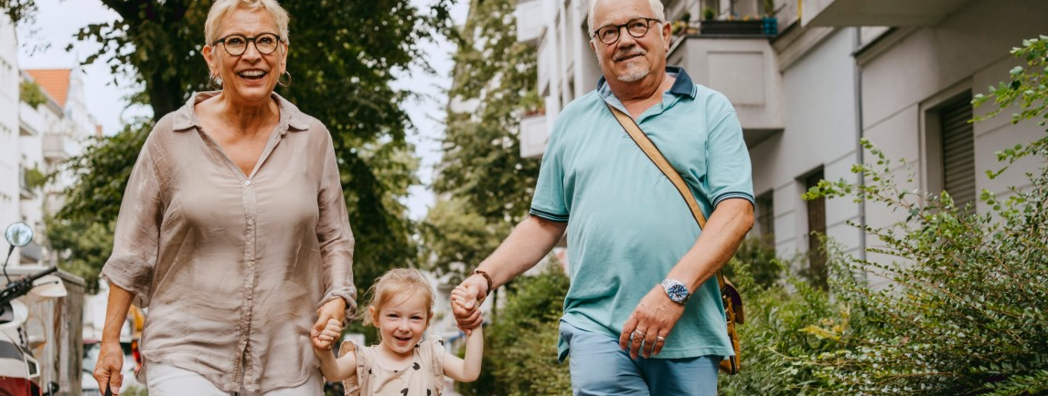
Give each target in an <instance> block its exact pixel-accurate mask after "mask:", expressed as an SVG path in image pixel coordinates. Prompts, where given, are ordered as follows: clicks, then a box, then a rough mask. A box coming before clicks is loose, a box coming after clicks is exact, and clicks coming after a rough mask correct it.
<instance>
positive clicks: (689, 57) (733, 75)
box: [667, 35, 785, 147]
mask: <svg viewBox="0 0 1048 396" xmlns="http://www.w3.org/2000/svg"><path fill="white" fill-rule="evenodd" d="M667 59H668V63H669V64H671V65H678V66H681V67H683V68H684V70H686V71H687V72H688V75H689V76H690V77H691V78H692V80H693V81H695V82H696V83H698V84H701V85H704V86H707V87H709V88H711V89H714V90H716V91H719V92H721V93H723V94H724V96H726V97H727V98H728V100H730V101H731V103H732V105H733V106H734V107H735V111H736V113H737V114H738V116H739V123H741V124H742V129H743V137H744V138H745V139H746V145H747V146H749V147H753V146H754V145H756V144H757V143H760V142H761V141H762V140H764V139H766V138H768V137H769V136H771V135H773V134H775V133H777V132H779V131H782V130H783V129H784V127H785V125H784V121H783V115H782V113H783V104H782V76H781V74H780V73H779V66H778V58H777V55H776V52H775V49H774V48H772V47H771V44H770V43H769V42H768V40H767V39H764V38H751V39H741V38H740V39H732V40H723V39H718V38H711V37H708V36H703V35H693V36H686V37H683V38H682V39H680V40H678V41H677V42H675V43H674V45H673V46H672V47H670V53H669V56H668V58H667Z"/></svg>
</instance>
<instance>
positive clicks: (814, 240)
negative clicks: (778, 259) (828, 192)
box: [802, 169, 829, 290]
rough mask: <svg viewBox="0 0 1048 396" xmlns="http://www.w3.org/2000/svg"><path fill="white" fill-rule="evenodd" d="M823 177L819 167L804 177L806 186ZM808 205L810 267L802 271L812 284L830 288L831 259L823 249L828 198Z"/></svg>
mask: <svg viewBox="0 0 1048 396" xmlns="http://www.w3.org/2000/svg"><path fill="white" fill-rule="evenodd" d="M822 179H823V171H822V169H819V170H818V171H815V172H814V173H812V174H810V175H808V176H807V177H805V178H804V188H805V190H808V189H810V188H812V187H815V186H816V185H818V184H819V181H820V180H822ZM806 204H807V206H808V268H807V269H806V270H804V271H802V275H803V276H804V277H806V278H808V280H809V281H810V282H811V284H812V285H814V286H816V287H820V288H822V289H824V290H825V289H828V288H829V283H828V281H827V280H828V278H829V270H828V269H827V267H826V264H827V262H828V261H829V259H828V258H827V256H826V252H825V251H824V249H823V246H822V241H821V239H820V238H821V237H822V236H824V235H826V198H818V199H814V200H811V201H806Z"/></svg>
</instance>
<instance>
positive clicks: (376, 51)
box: [0, 0, 452, 290]
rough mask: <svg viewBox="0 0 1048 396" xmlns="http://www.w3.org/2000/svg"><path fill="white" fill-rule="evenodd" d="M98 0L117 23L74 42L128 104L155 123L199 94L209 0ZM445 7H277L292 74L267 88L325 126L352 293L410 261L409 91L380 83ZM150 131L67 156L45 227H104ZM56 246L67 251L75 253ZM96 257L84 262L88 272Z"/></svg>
mask: <svg viewBox="0 0 1048 396" xmlns="http://www.w3.org/2000/svg"><path fill="white" fill-rule="evenodd" d="M103 3H104V4H105V5H106V6H108V7H109V8H111V9H112V10H113V11H115V12H116V13H117V14H118V15H120V19H119V20H118V21H115V22H112V23H102V24H92V25H88V26H86V27H84V28H83V29H81V30H80V32H79V33H78V38H79V39H80V40H91V41H97V42H99V43H101V44H102V46H101V49H100V50H99V51H98V53H96V54H94V55H92V56H91V57H89V58H88V60H87V62H94V61H99V60H104V61H105V62H107V64H108V65H109V66H110V68H111V69H112V70H113V71H114V72H118V73H120V72H122V73H127V74H128V75H130V76H132V77H133V78H134V79H135V80H136V81H137V83H138V84H139V85H140V86H141V87H142V89H143V90H142V92H141V93H140V94H138V95H136V96H135V97H134V100H135V101H137V102H139V103H145V104H148V105H149V106H150V107H151V108H152V110H153V117H154V119H159V118H160V117H162V116H163V115H165V114H167V113H169V112H171V111H173V110H175V109H177V108H178V107H181V106H182V104H183V103H184V102H185V100H186V99H187V98H188V97H189V94H190V93H191V92H193V91H198V90H206V89H208V88H207V87H206V84H207V80H208V79H207V77H208V71H207V68H206V64H205V62H204V61H203V58H202V57H201V56H200V51H201V49H202V47H203V42H204V37H203V25H204V20H205V18H206V16H207V12H208V9H209V7H210V2H198V1H191V0H174V1H172V0H166V1H160V0H103ZM451 3H452V0H434V2H433V3H432V4H431V5H430V6H428V8H426V9H419V8H417V7H415V6H413V5H412V2H411V1H410V0H375V1H325V2H305V1H300V2H290V1H289V2H285V4H284V6H285V7H286V8H287V10H288V12H289V14H290V15H291V17H292V19H291V23H290V37H289V39H290V52H289V56H288V71H289V73H290V74H291V75H292V76H293V81H292V83H291V85H290V86H289V87H287V88H279V89H278V92H279V93H280V94H281V95H283V96H284V97H286V98H288V99H289V100H290V101H292V102H294V103H295V104H296V105H297V106H298V107H299V108H301V109H302V110H303V111H305V112H306V113H308V114H310V115H312V116H314V117H317V118H318V119H319V120H320V121H321V122H323V123H324V124H325V125H326V126H327V127H328V128H329V129H330V131H331V133H332V136H333V139H334V143H335V150H336V154H337V156H338V158H339V168H340V171H341V174H342V184H343V189H344V191H345V195H346V202H347V206H348V209H349V216H350V222H351V223H352V224H353V225H354V233H355V236H356V240H357V249H356V253H355V264H354V271H355V274H356V281H357V286H358V287H359V288H361V290H366V285H368V284H370V283H371V281H372V280H373V279H374V278H376V277H377V276H379V275H380V274H381V273H382V272H384V271H385V269H387V268H390V267H393V266H407V265H410V264H411V263H413V261H414V260H415V259H416V258H417V252H416V251H415V247H414V244H413V242H412V240H411V239H410V235H411V234H412V233H413V232H414V225H413V224H412V222H411V221H410V220H409V219H408V218H407V213H406V208H405V207H404V206H403V205H402V204H401V203H400V202H401V200H402V199H403V198H404V197H405V196H406V194H407V187H408V186H410V185H412V184H415V183H417V180H416V177H415V176H414V171H415V169H416V168H417V159H416V158H414V156H413V154H412V153H413V148H412V147H411V146H410V144H408V143H407V142H406V141H405V139H404V137H405V132H406V130H408V129H409V128H411V127H412V126H411V123H410V120H409V119H408V117H407V115H406V113H405V112H404V111H403V110H402V108H401V106H400V104H401V103H402V102H403V100H404V99H405V98H406V97H408V96H409V95H410V93H409V92H405V91H401V90H397V89H395V88H393V87H392V86H391V84H390V82H392V81H393V80H394V79H395V78H396V77H397V76H398V75H402V74H403V73H406V72H407V69H408V67H409V65H411V64H412V63H413V62H418V63H420V64H422V65H425V61H424V58H423V56H422V55H423V54H421V53H420V52H419V48H418V44H419V43H420V42H422V41H424V40H428V39H430V37H431V35H432V34H435V33H440V32H445V33H447V32H449V31H450V24H451V20H450V18H449V14H448V8H449V7H450V5H451ZM0 6H3V7H4V10H5V11H6V12H7V13H8V15H10V16H11V17H12V18H13V19H14V20H15V21H22V22H25V21H31V20H32V19H33V17H34V14H35V11H36V9H35V4H34V2H33V1H32V0H6V1H5V2H4V3H0ZM347 21H352V22H351V23H349V22H347ZM149 128H150V127H149V124H148V123H145V124H142V125H135V126H132V127H129V128H127V129H125V130H124V131H123V132H121V133H119V134H118V136H116V137H113V138H112V139H109V138H106V139H101V140H99V141H98V142H97V144H96V145H95V146H92V147H90V148H88V149H87V150H86V151H85V153H84V154H83V155H81V156H79V157H77V158H74V159H73V160H72V161H71V166H70V171H72V172H73V174H74V175H76V176H77V177H78V179H77V180H78V182H77V185H76V186H74V187H73V189H72V190H71V191H70V194H69V197H68V198H69V199H68V201H67V205H66V206H65V207H64V208H63V209H62V210H61V211H60V212H59V213H58V214H57V218H58V219H57V220H58V221H56V222H55V224H56V225H57V226H58V227H59V229H58V230H55V232H71V233H76V232H79V231H80V230H79V229H78V228H75V227H76V225H77V224H90V223H103V224H108V223H111V222H112V220H113V219H114V218H115V215H116V213H117V211H118V208H119V202H120V198H121V196H122V193H123V190H124V186H125V183H126V180H127V174H128V172H129V170H130V167H131V166H132V165H133V164H134V160H135V158H136V157H137V154H138V151H139V149H140V148H141V144H142V142H143V141H144V140H143V138H144V136H145V134H146V133H147V132H146V131H148V130H149ZM62 227H67V228H65V229H62ZM59 239H63V238H59ZM72 239H73V238H64V240H72ZM65 247H66V248H68V249H70V250H69V251H68V255H69V257H75V256H78V255H79V254H80V253H81V252H80V251H78V250H76V247H75V246H65ZM103 256H104V255H103ZM102 264H103V263H102V262H95V263H91V264H90V267H91V268H95V269H96V270H97V269H100V268H101V266H102Z"/></svg>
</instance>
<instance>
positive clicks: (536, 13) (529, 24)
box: [513, 0, 547, 43]
mask: <svg viewBox="0 0 1048 396" xmlns="http://www.w3.org/2000/svg"><path fill="white" fill-rule="evenodd" d="M543 3H545V2H544V1H542V0H530V1H528V0H525V1H521V2H519V3H517V8H516V11H515V12H514V13H513V14H514V16H516V18H517V41H521V42H525V43H530V42H534V41H535V40H538V38H539V37H540V36H541V35H542V29H543V27H544V26H545V24H546V20H547V19H546V18H544V16H545V15H544V14H545V12H546V10H545V9H544V8H543Z"/></svg>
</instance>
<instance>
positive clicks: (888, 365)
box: [721, 36, 1048, 396]
mask: <svg viewBox="0 0 1048 396" xmlns="http://www.w3.org/2000/svg"><path fill="white" fill-rule="evenodd" d="M1023 45H1024V47H1023V48H1017V49H1015V50H1013V51H1012V52H1013V54H1015V55H1016V56H1017V57H1019V58H1020V59H1024V60H1026V62H1027V65H1026V66H1025V67H1017V68H1015V69H1013V70H1012V71H1011V73H1010V74H1011V78H1012V81H1010V82H1006V83H1002V84H1000V85H999V86H997V87H991V90H990V93H989V94H988V95H976V97H975V100H973V104H975V105H976V106H978V105H980V104H982V103H985V102H988V101H989V100H990V99H993V102H994V103H996V104H997V105H998V106H999V107H1000V108H1001V109H1004V108H1009V107H1013V106H1014V107H1016V108H1018V112H1016V113H1015V114H1013V115H1012V121H1013V123H1017V122H1019V121H1022V120H1027V119H1039V120H1040V121H1039V124H1040V125H1042V126H1044V125H1045V121H1046V120H1048V114H1046V111H1045V110H1046V98H1048V89H1046V88H1045V83H1046V81H1048V56H1046V55H1048V48H1046V45H1048V37H1044V36H1042V37H1041V38H1039V39H1032V40H1027V41H1025V42H1024V43H1023ZM998 111H999V110H998ZM996 113H997V111H995V112H992V113H990V114H989V116H994V115H995V114H996ZM863 145H864V147H865V149H866V150H868V151H869V152H870V153H871V154H873V156H872V157H870V158H874V161H875V163H874V164H869V165H857V166H856V167H855V168H854V169H853V171H855V172H862V173H863V174H864V175H865V178H866V180H868V184H866V185H861V186H860V185H854V184H851V183H847V182H845V181H840V182H836V183H830V182H826V181H823V182H822V183H820V184H819V185H818V186H817V187H815V188H813V189H812V190H811V191H809V192H808V194H806V198H809V199H810V198H815V197H818V196H825V197H828V198H835V197H844V196H850V197H854V198H855V199H856V200H859V199H863V200H866V201H867V202H868V203H869V204H873V205H885V206H887V207H888V208H890V209H893V210H894V211H895V212H896V213H899V214H900V217H901V218H902V217H904V218H905V219H904V220H902V221H900V222H898V223H896V224H892V225H889V226H886V227H883V228H876V227H867V228H866V232H867V234H868V235H871V236H873V237H875V238H876V239H877V241H878V242H876V243H874V244H872V246H874V247H871V248H869V249H868V252H870V253H872V254H876V255H879V256H881V257H888V259H884V258H881V259H878V260H876V261H873V260H860V259H858V258H855V257H851V256H848V255H845V254H843V253H842V252H841V251H840V250H841V249H839V248H836V249H831V252H830V253H831V254H830V258H831V261H830V266H829V269H830V271H831V272H830V273H831V277H830V293H829V294H826V293H824V292H821V291H819V290H815V289H812V288H811V287H809V286H808V285H807V284H806V283H804V282H801V281H797V280H794V279H790V280H789V281H788V282H787V287H782V286H780V285H773V286H772V287H770V288H768V289H765V290H761V289H759V288H756V287H752V288H747V287H746V286H742V287H741V289H742V291H743V294H744V298H746V309H747V323H746V324H745V325H743V326H741V327H740V331H741V335H742V343H743V353H742V357H743V371H742V373H741V374H740V375H738V376H733V377H727V376H722V377H721V390H722V394H725V395H757V394H759V395H849V396H850V395H897V394H914V395H943V396H945V395H949V396H959V395H994V396H1005V395H1014V396H1020V395H1048V315H1046V313H1045V307H1046V303H1045V302H1046V301H1048V282H1046V281H1048V167H1046V166H1045V161H1044V160H1045V158H1048V136H1045V137H1042V138H1041V139H1039V140H1037V141H1035V142H1032V143H1029V144H1019V145H1016V146H1015V147H1012V148H1009V149H1006V150H1004V151H1002V152H1000V153H998V158H999V159H1000V160H1001V161H1004V162H1005V163H1006V165H1008V164H1011V163H1014V162H1015V161H1017V160H1018V159H1020V158H1023V157H1026V156H1036V157H1038V158H1039V159H1040V161H1041V162H1040V164H1041V168H1040V169H1039V171H1038V172H1034V173H1030V174H1028V176H1029V178H1030V181H1031V186H1029V187H1026V188H1024V189H1022V190H1016V189H1013V190H1012V191H1011V192H1010V194H1006V195H1005V196H1006V198H999V197H997V196H994V195H993V194H991V193H990V192H988V191H983V192H982V194H981V199H982V201H983V202H985V203H986V205H985V206H986V207H987V208H988V209H989V210H988V211H986V212H985V213H982V214H974V213H973V212H974V211H972V210H966V209H965V208H958V207H956V205H954V202H953V201H952V199H951V198H950V196H949V195H948V194H945V193H944V194H938V195H932V194H926V193H920V192H916V191H912V190H909V189H906V188H900V187H899V185H900V184H899V183H898V182H897V181H896V180H895V179H894V178H893V173H892V172H891V169H892V168H893V165H892V163H891V161H889V160H888V159H887V158H886V156H885V155H884V153H883V152H881V151H880V150H878V149H877V148H876V147H873V146H872V145H871V144H870V143H869V142H866V141H864V142H863ZM1003 171H1004V169H1001V170H998V171H991V172H987V173H988V175H989V176H990V177H991V178H992V177H996V176H997V175H999V174H1000V173H1001V172H1003ZM906 182H907V185H912V182H913V181H912V180H907V181H906ZM830 245H831V248H833V245H832V244H830ZM738 267H739V268H741V269H742V271H737V272H738V273H740V274H741V275H740V274H737V275H736V277H735V279H736V280H737V282H738V283H743V284H746V283H747V282H751V283H752V282H753V280H752V279H747V278H748V272H747V270H746V269H747V264H746V263H741V264H739V265H738ZM870 274H877V275H880V276H885V277H887V279H889V280H891V281H892V283H891V285H890V286H889V287H887V288H886V289H882V290H872V289H870V288H869V287H868V285H867V283H866V281H865V278H866V277H867V276H868V275H870ZM751 278H752V277H751ZM791 290H792V291H791ZM754 291H756V293H754ZM788 291H789V292H788Z"/></svg>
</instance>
